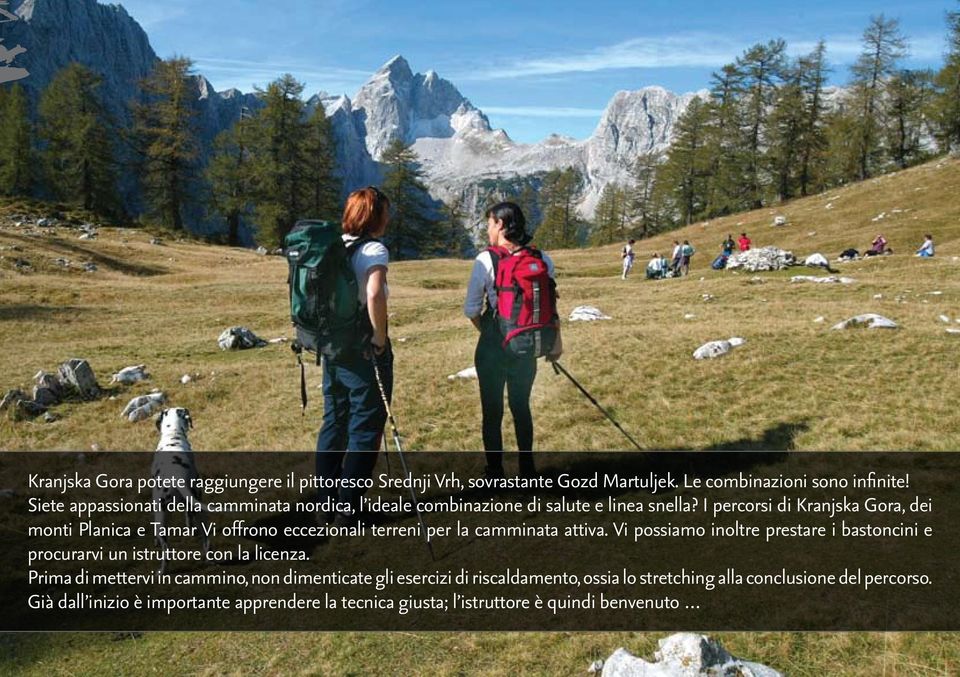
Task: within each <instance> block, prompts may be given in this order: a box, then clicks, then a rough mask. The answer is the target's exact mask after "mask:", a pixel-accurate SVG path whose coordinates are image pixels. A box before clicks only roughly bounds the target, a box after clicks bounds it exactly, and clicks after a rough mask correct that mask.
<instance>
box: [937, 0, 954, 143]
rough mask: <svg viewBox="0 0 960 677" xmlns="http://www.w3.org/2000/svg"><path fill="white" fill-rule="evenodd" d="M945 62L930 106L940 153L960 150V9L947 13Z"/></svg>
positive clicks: (938, 75)
mask: <svg viewBox="0 0 960 677" xmlns="http://www.w3.org/2000/svg"><path fill="white" fill-rule="evenodd" d="M947 28H948V31H949V35H948V44H949V50H948V52H947V61H946V64H945V65H944V67H943V68H942V69H941V70H940V72H939V73H937V77H936V85H937V87H938V90H939V91H938V94H937V97H936V101H935V102H934V105H933V117H934V119H935V121H936V124H937V134H936V135H937V141H938V143H939V144H940V148H941V150H943V151H946V152H949V151H953V152H955V153H956V152H958V151H960V10H958V11H953V12H947Z"/></svg>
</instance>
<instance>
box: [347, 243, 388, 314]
mask: <svg viewBox="0 0 960 677" xmlns="http://www.w3.org/2000/svg"><path fill="white" fill-rule="evenodd" d="M356 240H357V237H356V236H355V235H344V236H343V243H344V244H347V245H349V244H350V243H351V242H354V241H356ZM350 262H351V263H352V264H353V274H354V275H356V276H357V297H358V298H359V300H360V305H361V306H366V305H367V281H368V280H369V278H370V269H371V268H373V267H374V266H384V267H387V265H388V264H389V263H390V252H389V251H388V250H387V248H386V247H385V246H384V245H383V243H382V242H374V241H371V242H364V243H363V244H362V245H360V249H358V250H357V251H355V252H353V256H352V257H351V259H350ZM383 292H384V294H385V295H386V296H390V290H389V289H388V288H387V285H386V284H384V285H383Z"/></svg>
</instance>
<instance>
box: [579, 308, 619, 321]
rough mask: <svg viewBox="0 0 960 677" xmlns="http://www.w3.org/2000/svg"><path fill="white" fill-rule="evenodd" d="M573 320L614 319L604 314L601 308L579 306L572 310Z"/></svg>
mask: <svg viewBox="0 0 960 677" xmlns="http://www.w3.org/2000/svg"><path fill="white" fill-rule="evenodd" d="M569 319H570V321H571V322H578V321H579V322H594V321H596V320H610V319H613V318H611V317H610V316H609V315H604V314H603V312H602V311H601V310H600V309H599V308H595V307H593V306H577V307H576V308H574V309H573V310H572V311H571V312H570V318H569Z"/></svg>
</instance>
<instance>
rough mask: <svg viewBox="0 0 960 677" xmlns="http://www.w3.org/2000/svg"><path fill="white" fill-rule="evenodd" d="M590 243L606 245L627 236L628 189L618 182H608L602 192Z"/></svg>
mask: <svg viewBox="0 0 960 677" xmlns="http://www.w3.org/2000/svg"><path fill="white" fill-rule="evenodd" d="M594 218H595V219H596V223H595V224H594V228H593V232H592V233H591V237H590V243H591V244H593V245H605V244H611V243H613V242H617V241H619V240H623V239H625V238H626V222H627V209H626V191H625V190H624V189H623V187H622V186H620V184H618V183H608V184H606V185H605V186H604V187H603V190H602V191H601V193H600V200H599V201H598V202H597V208H596V212H595V216H594Z"/></svg>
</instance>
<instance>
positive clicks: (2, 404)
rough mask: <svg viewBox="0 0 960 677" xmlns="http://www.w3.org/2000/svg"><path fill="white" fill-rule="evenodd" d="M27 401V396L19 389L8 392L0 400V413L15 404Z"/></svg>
mask: <svg viewBox="0 0 960 677" xmlns="http://www.w3.org/2000/svg"><path fill="white" fill-rule="evenodd" d="M25 399H27V394H26V393H25V392H23V391H22V390H20V389H19V388H14V389H12V390H8V391H7V393H6V394H5V395H4V396H3V399H2V400H0V411H6V410H7V409H12V408H14V407H16V406H17V402H19V401H20V400H25Z"/></svg>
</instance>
